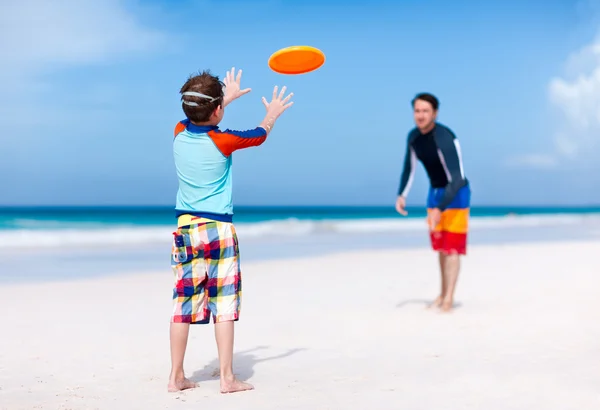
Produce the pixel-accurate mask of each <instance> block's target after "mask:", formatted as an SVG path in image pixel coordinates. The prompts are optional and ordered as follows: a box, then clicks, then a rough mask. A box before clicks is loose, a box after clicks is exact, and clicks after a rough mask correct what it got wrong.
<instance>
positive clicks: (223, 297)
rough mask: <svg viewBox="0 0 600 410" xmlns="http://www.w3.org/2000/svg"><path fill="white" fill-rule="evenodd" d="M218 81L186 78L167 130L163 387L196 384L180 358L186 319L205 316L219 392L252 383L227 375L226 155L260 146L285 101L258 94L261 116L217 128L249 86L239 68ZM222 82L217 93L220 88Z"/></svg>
mask: <svg viewBox="0 0 600 410" xmlns="http://www.w3.org/2000/svg"><path fill="white" fill-rule="evenodd" d="M233 74H234V71H233V70H232V71H231V73H227V79H226V80H225V84H223V83H222V82H221V81H219V79H218V77H215V76H213V75H211V74H210V73H209V72H203V73H201V74H199V75H197V76H193V77H190V78H189V79H188V81H187V82H186V83H185V84H184V86H183V87H182V88H181V90H180V92H181V94H182V108H183V111H184V113H185V115H186V118H187V119H186V120H183V121H180V122H179V123H178V124H177V125H176V127H175V131H174V134H175V135H174V138H175V139H174V141H173V156H174V160H175V168H176V170H177V176H178V179H179V189H178V191H177V200H176V206H175V208H176V214H177V230H176V231H175V232H173V242H172V248H171V266H172V268H173V273H174V275H175V283H174V286H173V311H172V315H171V326H170V339H171V375H170V377H169V385H168V390H169V391H179V390H184V389H190V388H193V387H196V384H195V383H194V382H192V381H190V380H189V379H187V378H186V377H185V373H184V371H183V359H184V356H185V351H186V347H187V340H188V334H189V326H190V324H207V323H209V322H210V318H211V317H212V319H213V322H214V323H215V336H216V340H217V348H218V352H219V364H220V376H221V392H222V393H232V392H236V391H243V390H250V389H252V388H253V386H252V385H250V384H248V383H245V382H242V381H240V380H237V379H236V377H235V376H234V374H233V367H232V361H233V333H234V332H233V329H234V328H233V323H234V322H235V321H237V320H239V314H240V303H241V294H242V274H241V269H240V263H239V244H238V239H237V234H236V231H235V227H234V225H233V223H232V218H233V205H232V175H231V163H232V159H231V155H232V153H233V152H234V151H236V150H238V149H243V148H249V147H254V146H257V145H261V144H262V143H263V142H264V141H265V140H266V138H267V135H268V134H269V132H270V131H271V129H272V128H273V125H274V124H275V121H276V120H277V118H278V117H279V116H280V115H281V114H282V113H283V112H284V111H285V110H286V109H287V108H289V107H290V106H291V105H292V103H288V101H289V99H290V98H291V96H292V94H289V95H288V96H287V97H286V98H283V95H284V93H285V87H284V88H283V89H282V90H281V94H280V95H279V96H277V95H276V93H277V87H275V89H274V90H273V99H272V100H271V102H270V103H267V101H266V100H265V99H264V97H263V104H264V105H265V108H266V111H267V112H266V116H265V118H264V119H263V121H262V122H261V123H260V124H259V126H258V127H256V128H254V129H251V130H248V131H232V130H225V131H221V130H219V127H218V124H219V123H220V122H221V120H222V119H223V115H224V107H226V106H227V105H228V104H229V103H230V102H232V101H233V100H235V99H237V98H239V97H241V96H242V95H244V94H246V93H247V92H249V91H250V89H249V88H248V89H246V90H241V89H240V87H239V81H240V77H241V71H240V73H238V76H237V78H235V79H234V76H233ZM224 85H225V86H226V89H225V91H224V89H223V86H224Z"/></svg>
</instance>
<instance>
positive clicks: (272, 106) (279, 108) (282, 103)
mask: <svg viewBox="0 0 600 410" xmlns="http://www.w3.org/2000/svg"><path fill="white" fill-rule="evenodd" d="M285 90H286V87H285V86H284V87H283V88H282V89H281V92H280V93H279V95H277V86H275V88H273V98H272V99H271V102H270V103H268V102H267V99H266V98H265V97H263V98H262V102H263V104H264V105H265V108H266V109H267V117H271V118H277V117H279V116H280V115H281V114H282V113H283V112H284V111H285V110H287V109H288V108H290V107H291V106H292V105H294V103H293V102H288V101H290V98H292V96H293V95H294V93H289V94H288V96H287V97H285V98H283V96H284V95H285Z"/></svg>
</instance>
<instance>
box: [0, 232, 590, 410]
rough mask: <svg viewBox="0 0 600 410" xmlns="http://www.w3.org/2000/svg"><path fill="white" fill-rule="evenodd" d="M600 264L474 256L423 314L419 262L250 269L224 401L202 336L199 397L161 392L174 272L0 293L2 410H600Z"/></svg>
mask: <svg viewBox="0 0 600 410" xmlns="http://www.w3.org/2000/svg"><path fill="white" fill-rule="evenodd" d="M242 252H243V249H242ZM598 255H600V242H587V243H584V242H581V243H561V244H532V245H518V246H516V245H515V246H494V247H475V246H473V247H471V252H470V255H469V257H468V258H466V259H464V264H463V267H464V268H463V272H462V275H461V278H460V281H459V287H458V293H457V302H458V303H460V305H461V306H460V307H459V308H458V309H457V310H456V311H455V312H454V313H453V314H451V315H442V314H439V313H434V312H431V311H426V310H425V309H424V303H425V302H426V301H429V300H430V299H432V298H433V297H434V296H436V292H437V290H438V284H439V280H438V272H437V264H436V263H437V262H436V259H435V255H434V254H433V253H432V252H430V251H429V250H410V251H396V252H392V251H372V250H364V251H362V252H355V253H351V254H346V255H332V256H327V257H320V258H315V259H301V260H294V261H291V260H290V261H287V262H284V261H272V262H265V263H252V264H251V263H246V264H244V266H243V269H244V306H243V312H242V315H243V316H242V319H241V321H240V322H239V324H238V326H237V328H236V330H237V335H236V350H237V355H236V362H235V371H236V373H238V374H239V375H240V376H241V377H242V378H248V379H249V381H250V382H251V383H253V384H254V385H255V386H256V390H254V391H251V392H244V393H236V394H233V395H221V394H219V393H218V380H217V379H216V378H214V377H211V373H212V372H213V370H214V369H215V368H216V367H217V362H216V347H215V343H214V337H213V333H212V332H213V327H212V325H210V326H197V327H193V328H192V333H191V340H190V346H189V350H188V355H187V358H186V371H187V372H188V374H189V375H190V376H193V377H194V378H195V379H196V380H200V381H201V387H200V388H198V389H196V390H193V391H188V392H185V393H176V394H173V393H170V394H169V393H167V392H166V383H167V379H166V377H167V375H168V372H169V346H168V320H169V313H170V306H171V305H170V304H171V302H170V296H171V283H172V277H171V273H170V270H168V266H166V269H165V270H164V271H163V272H160V273H147V274H141V275H140V274H138V275H130V276H126V277H115V276H112V277H106V278H101V279H93V280H88V279H83V280H81V281H72V282H68V283H40V284H33V285H23V284H19V285H9V286H3V287H0V315H1V316H0V318H1V323H2V331H1V337H0V388H1V390H0V408H1V409H10V410H18V409H109V410H110V409H124V410H125V409H127V410H133V409H144V410H146V409H229V408H235V409H256V410H259V409H260V410H267V409H310V410H313V409H344V410H345V409H359V408H360V409H363V408H366V409H369V410H383V409H410V410H419V409H423V410H433V409H435V410H440V409H452V410H456V409H477V410H483V409H485V410H495V409H498V410H509V409H523V410H532V409H544V410H551V409H557V410H567V409H578V410H588V409H589V410H591V409H598V408H600V262H598V259H597V257H598ZM32 256H33V255H32ZM32 260H34V259H32ZM38 263H40V269H43V263H42V262H38ZM15 275H18V272H15Z"/></svg>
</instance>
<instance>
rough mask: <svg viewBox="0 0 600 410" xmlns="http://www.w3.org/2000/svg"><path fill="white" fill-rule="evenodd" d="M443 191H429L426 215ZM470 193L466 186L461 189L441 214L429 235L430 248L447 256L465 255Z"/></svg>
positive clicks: (437, 201)
mask: <svg viewBox="0 0 600 410" xmlns="http://www.w3.org/2000/svg"><path fill="white" fill-rule="evenodd" d="M443 192H444V189H443V188H440V189H433V188H432V189H431V190H430V193H429V198H428V201H427V214H429V213H430V212H431V210H432V209H433V208H435V206H436V204H437V203H439V200H440V199H441V196H442V195H443ZM470 199H471V191H470V189H469V187H468V186H465V187H463V188H461V189H460V190H459V191H458V193H457V194H456V196H455V197H454V199H453V200H452V202H451V203H450V205H449V206H448V207H447V208H446V209H445V210H444V211H443V212H442V218H441V220H440V223H439V224H438V225H437V226H436V227H435V230H434V231H433V232H430V233H429V236H430V239H431V247H432V248H433V250H435V251H438V252H444V253H448V254H459V255H466V254H467V234H468V232H469V210H470V208H469V205H470Z"/></svg>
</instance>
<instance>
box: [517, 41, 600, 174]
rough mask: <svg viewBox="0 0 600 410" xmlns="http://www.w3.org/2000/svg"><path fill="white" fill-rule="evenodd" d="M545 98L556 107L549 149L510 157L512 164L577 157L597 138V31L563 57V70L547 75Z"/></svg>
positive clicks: (547, 163) (545, 164) (549, 163)
mask: <svg viewBox="0 0 600 410" xmlns="http://www.w3.org/2000/svg"><path fill="white" fill-rule="evenodd" d="M548 98H549V101H550V103H551V104H552V105H553V106H554V107H555V108H556V109H557V114H558V115H557V116H555V117H554V118H553V121H555V122H554V125H555V127H556V130H557V131H556V132H555V134H554V135H553V136H552V139H551V141H550V143H551V145H550V147H551V150H550V152H548V153H532V154H526V155H523V156H521V157H518V158H512V159H511V160H510V161H509V164H510V165H512V166H527V167H534V168H552V167H555V166H557V165H559V164H560V163H561V162H564V161H569V160H580V159H581V158H582V157H584V156H585V155H586V154H587V153H590V152H591V151H592V150H594V149H595V148H596V147H597V145H598V144H599V142H600V35H598V37H597V38H596V39H595V40H594V41H593V42H591V43H590V44H587V45H585V46H584V47H581V48H580V49H579V50H576V51H575V52H573V53H572V54H571V55H570V56H568V58H567V59H566V61H565V65H564V74H563V75H561V76H556V77H554V78H552V79H550V81H549V83H548Z"/></svg>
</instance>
